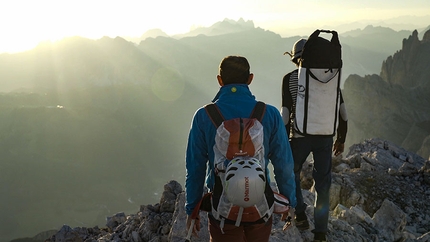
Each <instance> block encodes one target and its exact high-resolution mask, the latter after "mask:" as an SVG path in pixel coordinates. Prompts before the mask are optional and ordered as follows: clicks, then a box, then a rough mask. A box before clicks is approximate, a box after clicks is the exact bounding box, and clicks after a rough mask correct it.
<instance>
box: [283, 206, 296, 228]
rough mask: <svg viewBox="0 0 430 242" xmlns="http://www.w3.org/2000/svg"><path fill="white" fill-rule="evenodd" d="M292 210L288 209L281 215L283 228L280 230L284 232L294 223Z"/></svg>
mask: <svg viewBox="0 0 430 242" xmlns="http://www.w3.org/2000/svg"><path fill="white" fill-rule="evenodd" d="M294 214H295V213H294V208H292V207H289V209H288V211H286V212H285V213H283V214H282V215H281V221H285V224H284V227H283V228H282V230H286V229H288V228H289V227H291V226H292V225H293V223H294Z"/></svg>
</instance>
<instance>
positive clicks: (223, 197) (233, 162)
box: [205, 102, 274, 226]
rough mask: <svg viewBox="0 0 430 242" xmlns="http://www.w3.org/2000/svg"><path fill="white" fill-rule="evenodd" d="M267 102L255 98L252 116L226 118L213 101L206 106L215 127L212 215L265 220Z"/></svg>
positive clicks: (268, 202) (270, 200)
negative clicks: (264, 125) (264, 119)
mask: <svg viewBox="0 0 430 242" xmlns="http://www.w3.org/2000/svg"><path fill="white" fill-rule="evenodd" d="M265 107H266V105H265V104H264V103H263V102H257V104H256V106H255V108H254V110H253V113H252V115H251V117H249V118H234V119H230V120H225V119H224V117H223V116H222V114H221V113H220V111H219V109H218V107H217V106H216V104H209V105H207V106H206V107H205V109H206V111H207V113H208V115H209V117H210V118H211V120H212V122H213V123H214V125H215V127H217V131H216V135H215V145H214V154H215V157H214V165H215V169H214V170H215V173H216V174H215V175H216V176H215V187H214V191H213V194H212V215H213V216H214V217H215V218H216V219H218V220H221V221H222V223H224V222H225V221H227V222H231V223H234V224H236V226H239V225H240V223H241V222H260V221H267V220H268V219H269V218H270V216H271V215H272V213H273V204H274V195H273V191H272V190H271V188H270V186H269V184H268V182H267V179H266V169H265V168H266V164H265V160H264V145H263V141H264V130H263V125H262V124H261V119H262V118H263V115H264V112H265Z"/></svg>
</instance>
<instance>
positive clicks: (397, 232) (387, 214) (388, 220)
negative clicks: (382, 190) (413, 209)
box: [373, 199, 406, 241]
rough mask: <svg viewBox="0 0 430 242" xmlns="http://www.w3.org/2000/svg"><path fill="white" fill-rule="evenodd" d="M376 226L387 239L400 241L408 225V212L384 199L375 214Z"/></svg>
mask: <svg viewBox="0 0 430 242" xmlns="http://www.w3.org/2000/svg"><path fill="white" fill-rule="evenodd" d="M373 220H374V221H375V227H376V228H378V229H379V235H380V236H381V237H382V238H383V239H384V240H385V241H399V240H400V239H401V238H402V235H403V231H404V229H405V226H406V214H405V213H404V212H403V211H402V210H400V208H399V207H397V206H396V205H395V204H394V203H392V202H391V201H389V200H387V199H386V200H384V202H383V203H382V206H381V208H380V209H379V210H378V211H376V213H375V214H374V215H373Z"/></svg>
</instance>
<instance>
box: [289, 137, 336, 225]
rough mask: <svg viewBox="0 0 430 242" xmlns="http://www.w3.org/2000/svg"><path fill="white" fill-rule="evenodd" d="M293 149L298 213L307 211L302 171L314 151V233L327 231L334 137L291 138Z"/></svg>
mask: <svg viewBox="0 0 430 242" xmlns="http://www.w3.org/2000/svg"><path fill="white" fill-rule="evenodd" d="M290 144H291V149H292V152H293V158H294V174H295V176H296V197H297V207H296V213H301V212H303V211H305V209H306V204H305V203H304V201H303V195H302V189H301V186H300V172H301V170H302V167H303V163H304V162H305V161H306V158H307V157H308V156H309V154H310V153H311V152H312V156H313V159H314V167H313V171H312V177H313V179H314V181H315V192H316V194H315V209H314V219H315V229H314V230H313V232H314V233H327V230H328V229H327V224H328V217H329V210H330V186H331V158H332V147H333V137H315V136H314V137H302V138H293V139H291V142H290Z"/></svg>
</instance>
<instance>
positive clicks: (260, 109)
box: [205, 101, 266, 128]
mask: <svg viewBox="0 0 430 242" xmlns="http://www.w3.org/2000/svg"><path fill="white" fill-rule="evenodd" d="M205 110H206V112H207V114H208V115H209V118H210V119H211V121H212V123H213V124H214V125H215V127H217V128H218V127H219V126H220V125H221V123H222V122H224V120H225V119H224V117H223V116H222V114H221V112H220V111H219V109H218V106H217V105H216V104H215V103H211V104H208V105H206V106H205ZM265 112H266V104H265V103H264V102H261V101H258V102H257V104H255V107H254V110H253V111H252V114H251V118H255V119H257V120H258V121H260V122H261V120H262V119H263V116H264V113H265Z"/></svg>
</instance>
